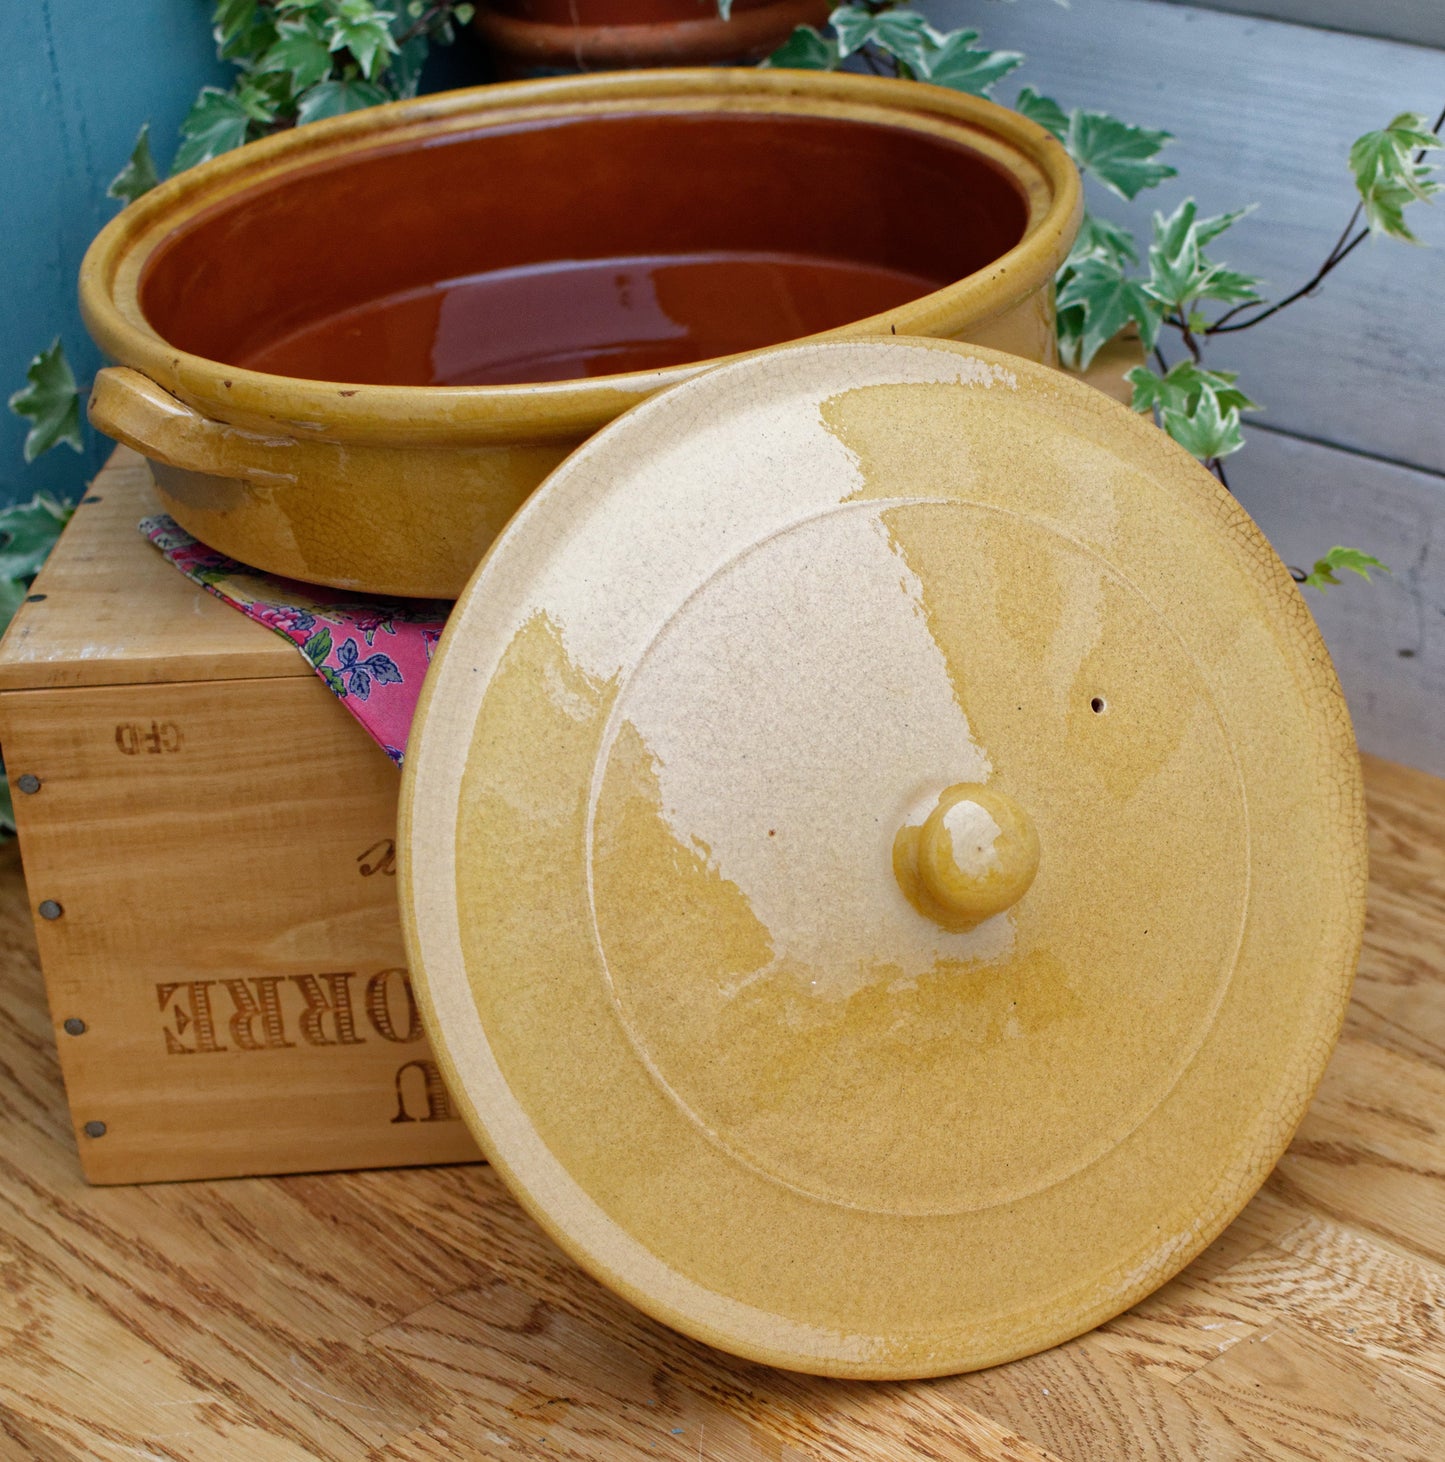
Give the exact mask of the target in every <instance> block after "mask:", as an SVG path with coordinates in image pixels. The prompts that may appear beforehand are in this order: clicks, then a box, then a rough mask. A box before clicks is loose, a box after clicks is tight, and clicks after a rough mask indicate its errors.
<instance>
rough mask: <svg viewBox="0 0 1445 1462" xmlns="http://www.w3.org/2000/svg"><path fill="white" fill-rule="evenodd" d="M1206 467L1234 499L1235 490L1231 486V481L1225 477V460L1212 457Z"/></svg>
mask: <svg viewBox="0 0 1445 1462" xmlns="http://www.w3.org/2000/svg"><path fill="white" fill-rule="evenodd" d="M1204 465H1205V466H1206V467H1208V468H1209V470H1210V471H1211V472H1212V473H1213V474H1214V475H1215V476H1216V477H1217V478H1218V479H1219V482H1220V485H1221V486H1222V487H1223V488H1224V490H1225V492H1227V493H1229V494H1230V496H1231V497H1232V496H1233V495H1234V489H1233V488H1232V487H1231V486H1230V485H1229V479H1228V478H1227V477H1226V476H1225V475H1224V460H1223V458H1221V457H1211V458H1210V459H1209V461H1208V462H1206V463H1205V464H1204Z"/></svg>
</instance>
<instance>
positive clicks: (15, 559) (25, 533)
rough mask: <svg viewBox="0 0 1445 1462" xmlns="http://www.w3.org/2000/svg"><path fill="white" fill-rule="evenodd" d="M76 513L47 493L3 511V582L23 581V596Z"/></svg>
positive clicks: (0, 564) (0, 548)
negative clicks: (72, 515) (28, 584)
mask: <svg viewBox="0 0 1445 1462" xmlns="http://www.w3.org/2000/svg"><path fill="white" fill-rule="evenodd" d="M74 511H75V510H74V508H73V507H71V505H70V504H69V503H62V502H59V501H57V499H55V498H53V497H51V496H50V495H49V494H48V493H44V492H38V493H36V494H35V496H34V497H33V498H31V499H30V501H29V502H28V503H15V504H14V505H12V506H11V507H8V508H5V509H4V510H3V511H0V581H8V580H17V581H19V582H20V584H21V592H22V593H23V592H24V586H25V585H26V584H27V583H28V582H29V581H30V580H31V579H32V578H34V577H35V575H36V574H37V573H39V572H40V566H41V564H43V563H44V562H45V560H46V559H47V558H48V557H49V556H50V550H51V549H52V548H54V547H55V540H56V539H57V538H59V537H60V530H61V529H62V528H64V527H65V525H66V524H67V523H68V522H69V521H70V515H71V513H73V512H74Z"/></svg>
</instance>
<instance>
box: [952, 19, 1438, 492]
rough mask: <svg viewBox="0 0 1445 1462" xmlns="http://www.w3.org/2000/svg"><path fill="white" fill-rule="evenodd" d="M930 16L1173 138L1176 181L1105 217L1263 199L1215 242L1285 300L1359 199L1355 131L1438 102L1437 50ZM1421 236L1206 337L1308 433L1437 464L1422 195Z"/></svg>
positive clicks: (1118, 23)
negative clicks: (1182, 202) (970, 28)
mask: <svg viewBox="0 0 1445 1462" xmlns="http://www.w3.org/2000/svg"><path fill="white" fill-rule="evenodd" d="M926 8H927V9H928V11H929V13H930V14H931V15H932V16H933V18H934V19H935V21H936V22H937V23H940V24H948V25H961V24H971V25H975V26H982V28H983V30H984V35H985V39H986V40H987V41H988V42H989V43H990V44H992V45H995V46H1008V47H1012V48H1014V49H1017V50H1020V51H1023V52H1024V53H1025V54H1026V55H1027V56H1028V58H1029V59H1028V63H1027V65H1026V66H1024V67H1023V68H1022V69H1021V70H1020V71H1019V72H1018V73H1016V77H1011V78H1010V79H1009V81H1008V82H1006V83H1005V84H1004V85H1003V86H1002V87H1001V88H1000V89H999V95H1000V98H1001V99H1002V100H1006V101H1007V100H1011V99H1012V97H1013V95H1014V92H1015V87H1014V85H1013V83H1014V81H1015V79H1016V80H1017V81H1018V82H1019V83H1024V82H1027V83H1029V84H1032V85H1033V86H1035V87H1037V88H1038V89H1039V90H1041V91H1043V92H1045V93H1047V94H1049V95H1052V96H1055V97H1057V98H1058V99H1059V101H1060V102H1062V103H1063V104H1064V105H1066V106H1072V105H1084V106H1090V107H1098V108H1104V109H1108V110H1112V111H1115V112H1117V113H1118V114H1119V115H1121V116H1123V117H1126V118H1128V119H1129V120H1131V121H1136V122H1140V123H1145V124H1148V125H1150V126H1158V127H1166V128H1168V129H1169V130H1170V131H1171V132H1173V133H1174V134H1175V135H1176V137H1177V139H1178V140H1177V142H1175V143H1174V144H1173V145H1172V146H1171V147H1170V149H1169V160H1170V161H1171V162H1172V163H1173V164H1174V165H1175V166H1176V167H1177V168H1178V169H1179V173H1180V177H1179V178H1178V179H1175V180H1173V181H1172V182H1170V183H1167V184H1166V185H1165V186H1164V187H1163V188H1160V189H1157V190H1155V191H1154V192H1152V193H1145V194H1144V195H1143V196H1142V197H1141V198H1140V199H1138V200H1136V202H1135V203H1134V204H1133V205H1128V204H1125V203H1122V202H1120V201H1119V200H1117V199H1114V198H1113V197H1112V196H1111V195H1108V194H1104V193H1103V192H1102V190H1099V189H1096V188H1093V187H1091V188H1090V193H1091V195H1092V198H1093V201H1094V203H1095V205H1096V206H1097V207H1098V208H1099V211H1100V212H1102V213H1105V214H1107V215H1109V216H1111V217H1115V218H1117V219H1120V220H1122V221H1127V222H1130V223H1132V224H1134V225H1135V226H1136V228H1146V227H1147V220H1148V216H1149V213H1150V212H1151V210H1153V209H1154V208H1156V207H1160V206H1162V207H1164V208H1166V209H1168V208H1172V207H1173V206H1174V205H1175V203H1177V202H1178V201H1179V199H1181V198H1183V197H1185V196H1187V195H1189V194H1193V195H1194V196H1195V197H1197V198H1198V199H1199V201H1200V205H1201V207H1202V208H1204V209H1205V210H1207V211H1210V212H1219V211H1223V210H1225V209H1228V208H1234V207H1238V206H1240V205H1241V204H1244V203H1248V202H1254V201H1258V202H1259V203H1260V204H1261V207H1260V209H1259V211H1258V212H1257V213H1256V214H1254V215H1253V216H1252V217H1250V218H1248V219H1245V220H1244V221H1243V222H1242V223H1241V224H1239V225H1238V226H1237V227H1236V228H1235V230H1234V231H1233V233H1232V234H1230V235H1229V236H1227V237H1226V239H1224V240H1221V242H1220V245H1218V246H1216V252H1217V253H1218V254H1219V255H1220V256H1221V257H1224V258H1227V259H1229V261H1230V262H1231V263H1234V264H1236V265H1238V267H1240V268H1243V269H1247V270H1249V271H1250V272H1252V273H1255V274H1259V275H1261V276H1263V277H1264V278H1265V279H1266V280H1268V281H1269V283H1270V285H1271V286H1272V287H1273V288H1274V289H1276V290H1278V291H1280V292H1287V291H1288V290H1289V289H1291V288H1293V287H1294V286H1295V285H1297V284H1299V283H1303V282H1304V280H1305V279H1307V278H1308V277H1309V275H1310V273H1312V272H1313V270H1314V268H1315V267H1316V266H1317V265H1318V264H1319V262H1320V261H1321V260H1323V259H1324V257H1325V255H1326V254H1327V253H1328V251H1329V248H1330V246H1331V244H1332V243H1333V242H1334V240H1335V238H1336V236H1337V235H1338V233H1339V231H1340V229H1341V227H1342V226H1343V224H1344V222H1345V219H1346V218H1347V217H1348V215H1349V212H1350V209H1351V207H1352V205H1353V198H1354V193H1353V189H1352V185H1351V181H1350V178H1349V175H1348V172H1347V170H1346V167H1345V156H1346V153H1347V152H1348V149H1349V145H1350V143H1351V141H1352V140H1353V139H1354V138H1355V137H1356V136H1357V135H1358V134H1359V133H1361V132H1364V131H1366V130H1368V129H1369V128H1371V127H1377V126H1380V125H1382V123H1383V122H1385V121H1387V120H1388V119H1389V118H1390V117H1391V116H1392V115H1393V114H1394V113H1395V112H1397V111H1399V110H1402V109H1405V108H1410V109H1413V110H1418V111H1424V112H1430V113H1431V114H1432V115H1433V113H1434V112H1435V111H1436V110H1438V108H1439V106H1440V105H1441V103H1442V101H1445V55H1441V54H1439V53H1437V52H1434V51H1429V50H1424V49H1422V48H1420V47H1416V46H1406V45H1399V44H1395V43H1392V42H1389V41H1380V40H1371V39H1368V38H1362V37H1358V36H1347V35H1340V34H1337V33H1333V32H1328V31H1319V30H1312V29H1309V28H1306V27H1302V26H1294V25H1287V24H1283V23H1279V22H1274V21H1264V20H1250V19H1244V18H1241V17H1240V16H1237V15H1225V14H1219V13H1216V12H1212V11H1206V10H1198V9H1191V8H1185V7H1182V6H1177V5H1172V4H1170V5H1165V4H1157V3H1154V0H1073V5H1072V7H1071V8H1070V9H1068V10H1062V9H1060V8H1058V7H1057V6H1054V5H1047V4H1042V3H1030V4H1017V5H1008V6H992V7H988V8H987V10H986V11H985V12H984V13H982V14H981V13H980V11H981V7H980V6H979V5H978V4H977V3H976V0H931V3H928V4H927V6H926ZM1416 214H1417V215H1418V218H1417V222H1418V232H1419V233H1420V236H1421V238H1422V239H1425V240H1426V241H1427V242H1429V243H1431V244H1434V245H1435V246H1436V247H1433V248H1422V249H1413V248H1410V247H1409V246H1408V245H1404V244H1399V243H1395V242H1393V241H1388V240H1381V241H1374V242H1371V243H1369V244H1366V245H1365V246H1364V247H1362V248H1361V249H1359V250H1358V251H1357V252H1356V254H1355V255H1354V257H1353V258H1351V259H1350V260H1349V261H1348V262H1347V263H1346V264H1345V265H1344V267H1343V268H1342V269H1341V270H1340V271H1339V272H1338V273H1337V274H1335V275H1333V276H1332V277H1331V279H1330V280H1329V282H1328V283H1327V285H1326V287H1325V289H1324V290H1323V292H1322V293H1321V294H1320V295H1319V296H1318V297H1317V298H1315V299H1313V300H1307V301H1303V302H1301V303H1300V304H1298V305H1296V306H1295V307H1294V308H1293V309H1291V310H1289V311H1288V312H1287V313H1285V314H1284V315H1282V316H1280V317H1278V318H1276V319H1274V320H1271V321H1269V322H1268V324H1266V325H1265V326H1263V327H1261V328H1260V329H1258V330H1255V331H1250V332H1247V333H1243V334H1239V335H1232V336H1229V337H1227V338H1222V339H1220V340H1219V341H1218V342H1216V345H1217V349H1216V350H1215V352H1214V359H1215V361H1216V362H1217V363H1218V364H1219V365H1223V366H1234V367H1237V368H1238V369H1240V370H1241V371H1242V372H1243V376H1244V379H1243V382H1242V383H1243V384H1244V385H1245V386H1246V387H1247V388H1248V389H1249V390H1250V391H1251V392H1252V393H1253V394H1254V395H1255V396H1256V399H1258V400H1260V401H1262V402H1263V403H1264V404H1265V405H1266V406H1267V408H1268V420H1269V421H1270V422H1271V424H1273V425H1275V426H1278V427H1282V428H1284V429H1287V430H1291V431H1295V432H1298V433H1299V434H1300V435H1302V436H1307V437H1312V438H1316V439H1319V440H1323V441H1330V442H1335V443H1338V444H1340V445H1342V446H1346V447H1350V448H1353V449H1355V450H1358V451H1365V452H1370V453H1373V454H1376V455H1379V456H1382V457H1388V458H1391V459H1394V460H1397V461H1402V462H1407V463H1411V464H1415V465H1418V466H1423V467H1426V468H1430V469H1433V470H1435V471H1437V472H1438V471H1445V410H1442V402H1445V251H1442V249H1441V248H1440V247H1439V246H1440V245H1442V244H1445V207H1440V206H1438V205H1437V206H1436V207H1434V208H1428V207H1420V208H1418V209H1417V210H1416Z"/></svg>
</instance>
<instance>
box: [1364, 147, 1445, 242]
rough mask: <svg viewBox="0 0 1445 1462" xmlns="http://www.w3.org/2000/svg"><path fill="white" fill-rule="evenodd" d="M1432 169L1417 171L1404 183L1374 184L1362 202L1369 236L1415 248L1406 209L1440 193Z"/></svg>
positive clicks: (1417, 169) (1425, 168) (1423, 168)
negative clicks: (1379, 236)
mask: <svg viewBox="0 0 1445 1462" xmlns="http://www.w3.org/2000/svg"><path fill="white" fill-rule="evenodd" d="M1431 171H1432V170H1431V169H1430V168H1428V167H1425V166H1423V165H1422V166H1419V167H1416V168H1415V169H1414V170H1413V177H1412V179H1411V181H1410V182H1409V183H1408V184H1407V183H1404V182H1381V183H1376V184H1375V186H1374V188H1373V189H1372V190H1371V192H1370V196H1369V198H1368V199H1366V200H1365V205H1364V207H1365V218H1366V220H1367V221H1368V223H1369V225H1370V231H1371V232H1372V233H1377V234H1384V235H1386V236H1387V237H1388V238H1392V239H1400V240H1401V241H1402V242H1403V243H1407V244H1418V243H1419V242H1420V240H1419V239H1418V238H1416V237H1415V234H1414V232H1413V231H1412V230H1411V228H1410V225H1409V224H1407V223H1406V222H1405V209H1406V208H1407V207H1408V206H1409V205H1410V204H1411V203H1415V202H1418V201H1419V200H1421V199H1424V200H1425V201H1426V202H1428V201H1429V200H1430V199H1431V198H1433V197H1434V196H1435V194H1437V193H1438V192H1439V191H1440V184H1439V183H1437V182H1434V181H1433V180H1432V179H1431V176H1430V174H1431Z"/></svg>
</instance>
